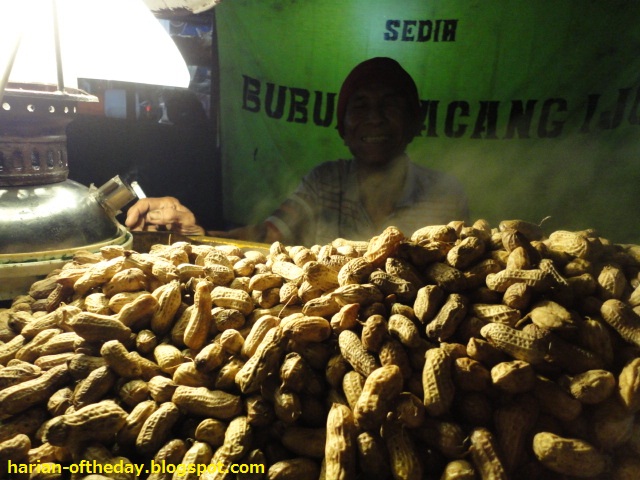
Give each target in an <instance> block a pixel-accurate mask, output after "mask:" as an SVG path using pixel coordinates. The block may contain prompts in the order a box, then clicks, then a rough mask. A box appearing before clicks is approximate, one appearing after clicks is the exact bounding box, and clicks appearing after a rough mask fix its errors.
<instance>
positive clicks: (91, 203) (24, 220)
mask: <svg viewBox="0 0 640 480" xmlns="http://www.w3.org/2000/svg"><path fill="white" fill-rule="evenodd" d="M126 32H130V35H127V36H126V37H125V35H126ZM78 78H87V79H108V80H118V81H127V82H134V83H146V84H155V85H164V86H170V87H180V88H184V87H188V85H189V80H190V76H189V71H188V69H187V66H186V64H185V63H184V60H183V58H182V56H181V55H180V53H179V51H178V49H177V47H176V45H175V43H174V42H173V40H172V39H171V37H170V36H169V34H168V33H167V32H166V30H164V28H163V27H162V25H161V24H160V23H159V21H158V20H157V19H156V18H155V17H154V15H153V13H152V12H151V11H150V10H149V9H148V7H147V6H146V5H145V4H144V3H143V2H142V0H90V1H86V0H20V1H11V2H8V1H7V2H2V3H1V4H0V300H6V299H11V298H14V297H15V296H16V295H18V294H21V293H25V292H26V291H27V290H28V287H29V285H31V283H33V281H35V280H36V279H38V278H41V277H42V276H44V275H46V274H47V273H49V272H50V271H51V270H53V269H55V268H58V267H59V266H61V265H62V264H63V263H65V262H67V261H68V260H69V259H70V258H71V257H72V256H73V255H74V253H75V252H77V251H78V250H90V251H97V250H99V249H100V248H101V247H103V246H105V245H124V246H130V245H131V242H132V237H131V234H130V232H128V231H127V230H126V229H125V228H124V227H123V226H122V225H121V224H120V223H119V222H118V221H117V219H116V215H117V213H119V211H120V209H121V208H123V207H124V206H126V205H127V204H128V203H129V202H131V201H132V200H134V199H135V198H136V196H135V192H134V191H133V190H132V189H131V187H130V186H129V185H127V184H126V183H125V182H123V181H122V180H121V179H120V178H119V177H115V178H113V179H112V180H110V181H109V182H107V183H106V184H105V185H102V186H101V187H99V188H97V187H95V186H93V185H90V186H85V185H82V184H79V183H77V182H75V181H72V180H70V179H68V178H67V177H68V172H69V168H68V163H67V138H66V133H65V132H66V126H67V125H68V123H69V122H70V121H71V120H72V119H73V118H74V116H75V115H76V113H77V108H78V105H79V103H80V102H95V101H98V98H97V97H95V96H93V95H91V94H89V93H87V92H86V91H83V90H80V89H79V88H78V87H77V79H78Z"/></svg>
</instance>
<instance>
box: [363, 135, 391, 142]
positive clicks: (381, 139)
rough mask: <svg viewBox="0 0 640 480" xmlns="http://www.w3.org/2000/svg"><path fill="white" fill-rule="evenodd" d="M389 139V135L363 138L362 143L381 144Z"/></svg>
mask: <svg viewBox="0 0 640 480" xmlns="http://www.w3.org/2000/svg"><path fill="white" fill-rule="evenodd" d="M388 139H389V136H388V135H370V136H366V137H362V141H363V142H366V143H381V142H385V141H386V140H388Z"/></svg>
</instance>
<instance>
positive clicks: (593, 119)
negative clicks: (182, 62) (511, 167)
mask: <svg viewBox="0 0 640 480" xmlns="http://www.w3.org/2000/svg"><path fill="white" fill-rule="evenodd" d="M634 90H635V92H634ZM336 96H337V95H336V94H335V93H330V92H321V91H317V90H316V91H313V92H311V91H310V90H307V89H304V88H299V87H289V86H285V85H275V84H274V83H271V82H262V81H260V80H259V79H257V78H252V77H250V76H248V75H243V89H242V109H243V110H246V111H249V112H252V113H256V114H265V115H266V116H267V117H268V118H271V119H273V120H285V121H287V122H292V123H302V124H308V123H312V124H314V125H317V126H321V127H329V126H332V125H333V124H334V111H335V101H336ZM605 103H606V102H605V101H603V100H602V94H590V95H588V96H587V98H586V100H585V101H584V102H583V103H582V104H581V105H580V108H584V109H585V111H584V113H580V112H579V111H576V109H573V110H572V109H571V108H570V105H569V101H568V100H567V99H565V98H560V97H551V98H546V99H544V100H536V99H527V100H518V99H514V100H508V101H499V100H480V101H477V102H469V101H465V100H456V101H452V102H449V103H447V104H441V102H440V101H439V100H422V109H423V112H424V113H425V126H424V129H423V130H422V132H421V136H425V137H440V136H442V135H443V136H445V137H448V138H461V137H468V138H471V139H484V140H492V139H506V140H510V139H516V138H519V139H525V138H532V137H535V138H557V137H560V136H561V135H562V134H563V133H567V132H566V131H565V130H566V129H565V127H566V124H567V122H568V121H569V118H571V119H573V120H572V121H573V122H578V123H579V125H578V126H577V130H578V132H579V133H583V134H584V133H590V132H593V131H600V130H612V129H615V128H618V127H620V126H621V125H623V124H625V123H627V124H629V125H640V87H637V88H635V89H634V88H621V89H619V90H618V92H617V98H616V100H615V104H614V105H613V107H612V108H607V107H606V105H605Z"/></svg>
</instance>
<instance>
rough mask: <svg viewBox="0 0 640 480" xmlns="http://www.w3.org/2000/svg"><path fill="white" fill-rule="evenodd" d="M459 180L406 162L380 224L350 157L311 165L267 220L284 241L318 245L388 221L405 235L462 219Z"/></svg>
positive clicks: (355, 236) (361, 235)
mask: <svg viewBox="0 0 640 480" xmlns="http://www.w3.org/2000/svg"><path fill="white" fill-rule="evenodd" d="M468 217H469V207H468V201H467V196H466V194H465V192H464V189H463V187H462V185H461V184H460V183H459V182H458V181H457V180H456V179H455V178H453V177H452V176H450V175H448V174H445V173H441V172H438V171H435V170H431V169H429V168H425V167H422V166H419V165H416V164H415V163H413V162H410V161H408V170H407V176H406V180H405V185H404V190H403V194H402V196H401V199H400V201H398V202H397V203H396V205H395V208H394V211H393V213H392V214H391V215H390V216H389V217H387V219H386V220H385V223H384V225H382V227H376V226H375V225H374V224H373V222H372V221H371V219H370V217H369V215H368V214H367V212H366V210H365V208H364V205H363V204H362V202H361V201H360V193H359V186H358V180H357V177H356V171H355V168H354V163H353V160H337V161H331V162H325V163H322V164H320V165H318V166H317V167H315V168H313V169H312V170H311V171H310V172H309V173H308V174H307V175H305V177H304V178H303V179H302V181H301V182H300V184H299V185H298V187H297V189H296V190H295V191H294V192H293V194H292V195H291V196H289V197H288V198H287V199H286V200H285V201H284V202H283V203H282V204H281V205H280V206H279V207H278V209H277V210H276V211H275V212H274V213H273V214H272V215H271V216H270V217H269V218H268V219H267V222H269V223H271V224H272V225H273V226H274V227H275V228H277V229H278V230H279V231H280V233H282V235H283V239H284V241H285V242H286V243H288V244H290V245H308V246H311V245H314V244H319V245H324V244H327V243H330V242H331V241H332V240H334V239H336V238H346V239H350V240H369V239H370V238H371V237H373V236H375V235H378V234H380V233H381V231H382V229H384V228H385V227H387V226H390V225H393V226H395V227H397V228H398V229H400V231H402V233H404V234H405V235H406V236H410V235H411V234H412V233H413V232H414V231H416V230H417V229H419V228H421V227H424V226H427V225H441V224H446V223H449V222H450V221H452V220H465V221H468Z"/></svg>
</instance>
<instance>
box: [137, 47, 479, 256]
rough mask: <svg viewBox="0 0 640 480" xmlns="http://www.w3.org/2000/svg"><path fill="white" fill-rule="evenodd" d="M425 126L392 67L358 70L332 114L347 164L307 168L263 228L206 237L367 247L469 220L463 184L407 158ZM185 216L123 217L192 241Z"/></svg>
mask: <svg viewBox="0 0 640 480" xmlns="http://www.w3.org/2000/svg"><path fill="white" fill-rule="evenodd" d="M423 121H424V118H423V114H422V109H421V106H420V98H419V96H418V91H417V88H416V85H415V82H414V81H413V79H412V78H411V76H410V75H409V74H408V73H407V72H406V71H405V70H404V69H403V68H402V66H401V65H400V64H399V63H398V62H397V61H395V60H393V59H391V58H387V57H376V58H371V59H369V60H366V61H364V62H362V63H360V64H359V65H357V66H356V67H355V68H354V69H353V70H352V71H351V72H350V73H349V75H348V76H347V78H346V79H345V81H344V82H343V84H342V87H341V89H340V93H339V95H338V106H337V128H338V133H339V134H340V136H341V137H342V139H343V140H344V144H345V145H346V146H347V148H348V149H349V151H350V152H351V155H352V156H353V157H352V158H351V159H341V160H335V161H328V162H324V163H321V164H320V165H318V166H317V167H315V168H313V169H312V170H311V171H310V172H309V173H307V175H305V176H304V178H303V179H302V181H301V182H300V184H299V185H298V187H297V188H296V190H295V191H294V192H293V193H292V194H291V195H290V196H289V198H287V199H286V200H285V201H284V202H283V203H282V204H281V205H280V207H278V209H276V211H275V212H274V213H273V214H272V215H271V216H270V217H269V218H267V219H266V220H265V221H264V222H263V223H261V224H258V225H248V226H245V227H240V228H237V229H234V230H231V231H228V232H218V231H216V232H208V233H209V234H210V235H213V236H218V237H229V238H237V239H243V240H254V241H263V242H267V243H271V242H273V241H276V240H280V241H283V242H285V243H287V244H289V245H314V244H326V243H329V242H331V241H332V240H334V239H336V238H347V239H350V240H369V239H370V238H371V237H373V236H374V235H378V234H379V233H380V232H381V231H382V230H383V229H384V228H385V227H387V226H391V225H393V226H395V227H397V228H398V229H400V230H401V231H402V232H403V233H404V234H405V235H407V236H409V235H411V234H412V233H413V232H414V231H415V230H417V229H418V228H421V227H424V226H426V225H436V224H444V223H448V222H450V221H452V220H468V215H469V211H468V202H467V197H466V195H465V192H464V189H463V188H462V186H461V184H460V183H459V182H458V181H457V180H456V179H455V178H453V177H452V176H450V175H448V174H445V173H442V172H438V171H435V170H432V169H429V168H426V167H423V166H420V165H418V164H416V163H414V162H413V161H411V160H410V159H409V157H408V156H407V154H406V152H405V150H406V147H407V145H409V143H411V141H412V140H413V138H414V137H415V136H416V135H418V134H419V133H420V129H421V128H422V125H423ZM189 214H190V212H189V211H188V210H186V209H185V207H183V206H182V205H180V203H179V202H178V200H177V199H174V198H170V197H164V198H161V199H143V200H141V201H139V202H138V203H136V204H135V205H134V206H133V207H131V208H130V209H129V212H128V216H127V220H126V224H127V226H129V227H131V228H134V229H153V228H154V227H155V225H167V226H169V227H170V228H173V229H175V230H178V231H181V232H182V233H187V234H189V233H198V232H194V229H196V230H197V229H200V227H198V226H197V225H195V223H194V222H195V219H194V218H193V215H191V216H189ZM200 230H202V229H200Z"/></svg>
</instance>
